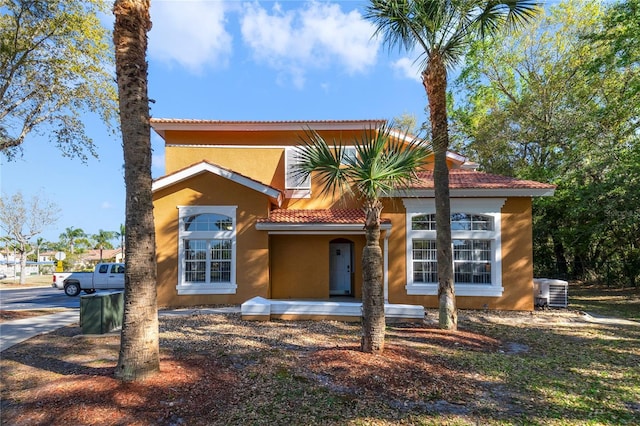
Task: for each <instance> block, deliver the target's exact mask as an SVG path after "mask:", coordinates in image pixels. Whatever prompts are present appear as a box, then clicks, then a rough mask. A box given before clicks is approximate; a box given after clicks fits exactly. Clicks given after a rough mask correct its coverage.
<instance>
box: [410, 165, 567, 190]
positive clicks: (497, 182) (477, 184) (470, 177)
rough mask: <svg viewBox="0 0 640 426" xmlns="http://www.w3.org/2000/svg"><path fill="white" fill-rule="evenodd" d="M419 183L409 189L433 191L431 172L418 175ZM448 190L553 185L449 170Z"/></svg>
mask: <svg viewBox="0 0 640 426" xmlns="http://www.w3.org/2000/svg"><path fill="white" fill-rule="evenodd" d="M418 177H419V178H420V182H416V183H415V184H413V185H412V186H411V189H433V171H432V170H428V171H423V172H419V173H418ZM449 188H451V189H553V188H555V185H550V184H548V183H542V182H535V181H532V180H521V179H516V178H513V177H508V176H501V175H493V174H490V173H483V172H477V171H474V170H464V169H451V170H449Z"/></svg>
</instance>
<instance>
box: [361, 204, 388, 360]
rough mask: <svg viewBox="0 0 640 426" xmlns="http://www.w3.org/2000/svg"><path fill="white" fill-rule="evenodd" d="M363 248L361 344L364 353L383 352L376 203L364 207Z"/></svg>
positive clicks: (380, 255)
mask: <svg viewBox="0 0 640 426" xmlns="http://www.w3.org/2000/svg"><path fill="white" fill-rule="evenodd" d="M364 210H365V215H366V217H367V218H366V223H365V236H366V245H365V247H364V249H363V250H362V278H363V280H362V342H361V347H360V349H361V350H362V352H367V353H381V352H382V351H384V333H385V318H384V289H383V284H382V250H381V248H380V212H381V211H382V205H381V203H380V202H379V201H378V200H375V201H367V202H366V203H365V206H364Z"/></svg>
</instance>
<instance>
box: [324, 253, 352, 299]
mask: <svg viewBox="0 0 640 426" xmlns="http://www.w3.org/2000/svg"><path fill="white" fill-rule="evenodd" d="M329 250H330V252H331V253H330V257H329V269H330V276H329V294H330V295H331V296H351V272H352V269H353V265H352V262H351V244H350V243H330V244H329Z"/></svg>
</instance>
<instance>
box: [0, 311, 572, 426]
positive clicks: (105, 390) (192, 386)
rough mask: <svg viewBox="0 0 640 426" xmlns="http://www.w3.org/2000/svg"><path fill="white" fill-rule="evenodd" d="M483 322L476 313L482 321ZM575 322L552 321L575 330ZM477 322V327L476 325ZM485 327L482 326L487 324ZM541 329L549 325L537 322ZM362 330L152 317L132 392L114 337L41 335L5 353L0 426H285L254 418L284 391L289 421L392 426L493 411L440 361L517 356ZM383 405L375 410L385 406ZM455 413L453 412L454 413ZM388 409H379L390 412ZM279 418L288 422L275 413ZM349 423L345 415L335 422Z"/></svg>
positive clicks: (439, 337)
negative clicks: (335, 410) (154, 342)
mask: <svg viewBox="0 0 640 426" xmlns="http://www.w3.org/2000/svg"><path fill="white" fill-rule="evenodd" d="M480 315H481V314H480ZM577 315H578V314H576V313H566V314H563V315H558V316H554V318H556V319H557V321H573V320H575V318H577ZM514 318H517V320H519V321H523V322H526V321H536V320H538V318H536V316H535V315H526V314H524V315H519V316H515V317H514V316H507V315H497V316H496V315H493V316H492V318H491V319H490V320H491V321H498V322H499V321H502V320H504V321H514ZM477 320H480V321H482V320H483V318H477ZM484 320H489V319H488V317H487V318H485V319H484ZM543 320H544V321H548V318H545V319H543ZM358 335H359V326H358V325H356V324H348V323H340V322H332V321H323V322H268V323H255V322H245V321H242V320H241V319H240V316H239V315H238V314H232V315H193V316H187V317H178V318H161V330H160V336H161V372H160V373H159V374H157V375H155V376H153V377H151V378H149V379H147V380H145V381H142V382H139V383H122V382H120V381H118V380H116V379H115V378H114V377H113V371H114V368H115V366H116V364H117V358H118V349H119V334H109V335H104V336H84V335H82V332H81V329H80V328H79V327H76V326H71V327H65V328H62V329H59V330H57V331H56V332H53V333H50V334H46V335H41V336H38V337H35V338H33V339H30V340H28V341H26V342H24V343H22V344H20V345H17V346H15V347H13V348H10V349H8V350H6V351H4V352H2V360H1V361H0V377H1V378H2V385H1V386H0V396H1V397H2V402H1V404H2V405H1V409H2V420H1V423H2V424H3V425H4V424H6V425H208V424H289V421H284V420H283V419H281V418H280V417H279V416H280V414H278V413H275V414H273V413H271V414H269V415H264V413H262V414H261V413H260V410H264V408H261V409H260V410H258V409H257V410H256V413H255V416H256V417H255V418H253V419H252V418H251V415H252V414H251V411H247V405H246V404H247V401H251V404H255V405H256V406H257V407H264V406H272V405H273V404H277V403H278V400H279V398H280V399H282V402H281V403H282V404H283V405H284V406H285V407H283V410H286V405H287V404H290V403H291V402H290V400H291V393H292V392H298V393H300V395H299V397H298V396H296V398H295V401H296V404H301V405H302V406H305V407H306V406H308V410H307V409H305V410H302V411H303V412H304V413H307V414H305V415H308V416H309V417H308V418H304V417H298V418H297V419H298V420H299V421H300V423H297V422H294V424H345V423H344V422H342V421H341V420H334V421H332V420H331V417H329V418H327V417H326V416H327V413H325V412H323V413H322V414H319V413H318V414H316V415H314V414H313V412H314V411H313V410H314V405H318V406H321V405H323V404H325V403H329V404H330V403H331V401H328V402H327V401H323V402H322V403H319V402H318V401H319V400H321V399H322V398H335V396H327V392H328V394H329V395H334V394H339V395H341V396H340V398H341V401H340V406H341V411H344V410H345V402H344V400H343V399H344V398H346V399H348V400H352V402H351V403H348V404H347V407H348V410H347V411H349V410H351V411H352V412H351V413H346V414H345V413H341V415H340V416H341V417H340V419H344V418H360V417H363V416H364V417H365V418H370V416H371V414H370V413H372V412H373V413H376V412H377V411H376V410H378V411H379V410H383V409H382V408H381V407H383V406H386V407H395V408H396V409H395V410H394V411H393V412H384V413H381V414H380V418H383V419H386V420H384V421H373V420H372V421H371V422H370V423H356V424H401V423H402V422H404V421H405V420H406V419H405V420H402V421H401V417H398V418H397V419H395V420H394V416H401V415H402V414H403V413H404V415H406V412H407V410H409V411H413V410H417V411H418V412H428V411H437V412H438V413H440V414H441V415H445V416H446V415H447V413H449V414H458V412H459V411H460V407H461V406H462V401H467V402H468V401H482V403H483V404H484V405H485V406H487V407H491V406H499V405H500V404H501V401H499V400H493V399H491V398H495V395H498V396H499V395H500V394H499V392H498V393H496V392H491V395H494V396H492V397H491V398H488V396H487V395H489V392H488V389H487V386H490V385H489V384H488V383H487V381H486V380H485V379H486V378H483V377H478V374H476V373H471V372H469V371H466V370H465V369H463V368H461V367H459V366H456V365H453V364H448V363H447V362H446V358H445V355H446V354H447V353H448V352H449V351H450V350H451V351H454V350H456V351H459V350H465V351H478V352H497V351H509V350H516V351H517V350H521V349H522V348H517V347H511V346H509V345H508V343H507V344H506V345H505V342H500V341H498V340H496V339H494V338H491V337H488V336H484V335H480V334H476V333H471V332H467V331H457V332H445V331H442V330H439V329H437V328H436V327H435V326H434V321H433V319H432V321H431V323H429V321H426V322H425V323H424V324H396V325H392V326H390V327H389V329H388V330H387V340H386V342H387V343H386V349H385V351H384V354H383V355H379V356H376V355H370V354H365V353H362V352H360V351H359V350H358ZM383 402H384V403H383ZM458 404H460V405H458ZM387 409H388V408H387ZM282 415H283V416H284V415H285V414H282ZM344 415H346V416H347V417H343V416H344Z"/></svg>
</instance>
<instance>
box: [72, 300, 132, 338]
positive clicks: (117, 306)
mask: <svg viewBox="0 0 640 426" xmlns="http://www.w3.org/2000/svg"><path fill="white" fill-rule="evenodd" d="M123 311H124V292H122V291H113V292H109V293H94V294H88V295H85V296H80V327H81V328H82V333H83V334H105V333H109V332H111V331H113V330H115V329H116V328H118V327H122V314H123Z"/></svg>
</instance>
